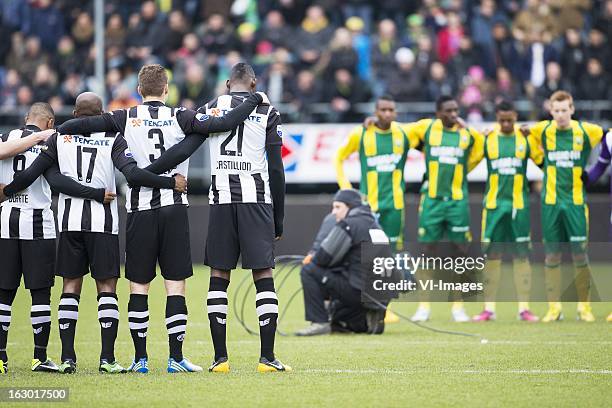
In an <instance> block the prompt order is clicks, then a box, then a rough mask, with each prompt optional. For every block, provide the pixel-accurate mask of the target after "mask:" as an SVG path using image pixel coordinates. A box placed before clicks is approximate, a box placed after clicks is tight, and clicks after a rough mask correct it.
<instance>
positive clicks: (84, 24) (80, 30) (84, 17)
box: [72, 12, 94, 57]
mask: <svg viewBox="0 0 612 408" xmlns="http://www.w3.org/2000/svg"><path fill="white" fill-rule="evenodd" d="M72 38H73V40H74V45H75V49H76V53H77V55H79V57H83V56H85V55H87V52H88V51H89V48H90V47H91V45H92V44H93V39H94V24H93V21H92V20H91V16H90V15H89V13H86V12H82V13H80V14H79V16H78V17H77V19H76V21H75V23H74V25H73V26H72Z"/></svg>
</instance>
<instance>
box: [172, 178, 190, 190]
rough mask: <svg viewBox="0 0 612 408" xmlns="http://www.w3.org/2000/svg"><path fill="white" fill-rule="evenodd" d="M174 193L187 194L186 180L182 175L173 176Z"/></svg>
mask: <svg viewBox="0 0 612 408" xmlns="http://www.w3.org/2000/svg"><path fill="white" fill-rule="evenodd" d="M173 177H174V191H176V192H179V193H186V192H187V179H186V178H185V176H183V175H182V174H175V175H174V176H173Z"/></svg>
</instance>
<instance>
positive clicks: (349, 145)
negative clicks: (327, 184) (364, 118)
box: [334, 125, 364, 188]
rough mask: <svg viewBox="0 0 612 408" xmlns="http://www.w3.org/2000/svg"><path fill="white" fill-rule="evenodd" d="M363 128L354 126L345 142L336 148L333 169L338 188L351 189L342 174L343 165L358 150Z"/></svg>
mask: <svg viewBox="0 0 612 408" xmlns="http://www.w3.org/2000/svg"><path fill="white" fill-rule="evenodd" d="M363 130H364V129H363V126H361V125H360V126H356V127H355V128H354V129H353V130H351V133H349V135H348V138H347V139H346V140H345V142H344V143H343V144H342V145H341V146H340V147H339V148H338V151H337V152H336V155H335V157H334V167H335V168H336V177H337V179H338V185H339V186H340V188H351V187H352V185H351V182H350V180H349V179H348V177H347V176H346V174H345V173H344V167H343V163H344V161H345V160H346V159H348V158H349V156H350V155H351V154H353V153H355V152H356V151H358V150H359V144H360V143H361V135H362V134H363Z"/></svg>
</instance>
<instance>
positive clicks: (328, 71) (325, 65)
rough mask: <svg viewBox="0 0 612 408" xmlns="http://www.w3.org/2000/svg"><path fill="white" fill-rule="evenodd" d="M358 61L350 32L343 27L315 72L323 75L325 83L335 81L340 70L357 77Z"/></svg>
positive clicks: (333, 39)
mask: <svg viewBox="0 0 612 408" xmlns="http://www.w3.org/2000/svg"><path fill="white" fill-rule="evenodd" d="M358 59H359V57H358V56H357V52H356V51H355V50H354V49H353V39H352V38H351V33H350V31H349V30H347V29H346V28H343V27H341V28H339V29H337V30H336V32H335V33H334V37H333V38H332V40H331V42H330V44H329V48H328V49H327V50H325V51H324V52H323V54H322V55H321V59H320V60H319V62H318V63H317V65H316V66H315V67H314V71H315V73H318V74H319V75H322V77H323V81H325V82H327V81H333V78H334V73H335V72H336V71H337V70H339V69H346V70H347V71H349V72H350V73H351V75H355V74H356V69H357V61H358Z"/></svg>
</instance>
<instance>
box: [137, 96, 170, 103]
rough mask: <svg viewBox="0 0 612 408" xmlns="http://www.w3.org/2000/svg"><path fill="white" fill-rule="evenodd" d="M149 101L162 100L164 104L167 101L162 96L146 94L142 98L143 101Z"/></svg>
mask: <svg viewBox="0 0 612 408" xmlns="http://www.w3.org/2000/svg"><path fill="white" fill-rule="evenodd" d="M147 102H161V103H163V104H165V103H166V101H165V100H164V98H163V97H161V96H146V97H144V98H142V103H147Z"/></svg>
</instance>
